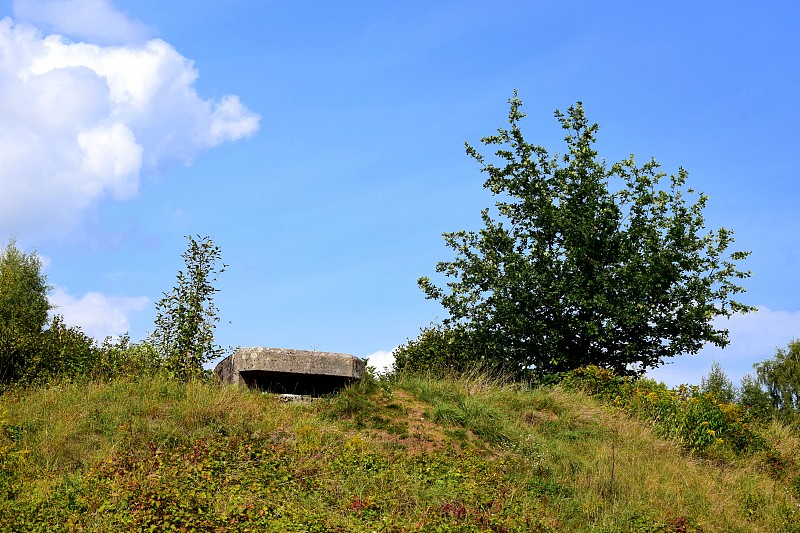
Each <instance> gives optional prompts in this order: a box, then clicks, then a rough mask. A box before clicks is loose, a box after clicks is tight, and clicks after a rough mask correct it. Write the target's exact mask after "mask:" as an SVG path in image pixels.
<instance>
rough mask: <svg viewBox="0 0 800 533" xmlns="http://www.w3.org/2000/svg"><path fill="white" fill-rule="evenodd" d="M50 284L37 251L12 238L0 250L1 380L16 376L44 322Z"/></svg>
mask: <svg viewBox="0 0 800 533" xmlns="http://www.w3.org/2000/svg"><path fill="white" fill-rule="evenodd" d="M49 290H50V287H49V286H48V285H47V278H46V277H45V275H44V274H42V263H41V260H40V259H39V257H38V256H37V255H36V253H30V254H27V253H25V252H24V251H22V250H20V249H19V248H17V245H16V242H15V241H14V240H13V239H12V240H10V241H9V242H8V244H7V245H6V247H5V249H3V250H0V384H2V383H11V382H13V381H16V380H17V379H19V378H20V377H21V376H22V375H23V373H24V372H25V369H26V366H28V364H29V362H30V361H29V359H30V357H31V356H32V355H33V354H34V352H35V351H36V350H35V349H34V346H35V344H36V342H37V341H38V339H39V336H40V335H41V333H42V330H43V328H44V327H45V325H46V324H47V320H48V317H47V312H48V311H49V310H50V303H49V302H48V300H47V293H48V291H49Z"/></svg>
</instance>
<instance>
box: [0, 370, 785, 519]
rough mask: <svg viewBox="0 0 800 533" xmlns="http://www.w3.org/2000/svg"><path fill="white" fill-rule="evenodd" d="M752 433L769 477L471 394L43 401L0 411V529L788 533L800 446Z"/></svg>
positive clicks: (594, 420)
mask: <svg viewBox="0 0 800 533" xmlns="http://www.w3.org/2000/svg"><path fill="white" fill-rule="evenodd" d="M759 431H760V434H761V435H763V436H764V438H765V439H766V441H767V442H768V444H769V446H770V449H773V450H779V452H780V455H779V457H781V460H780V464H779V465H778V466H779V467H780V468H776V466H775V464H774V463H775V461H774V460H772V461H771V462H770V457H773V459H774V457H775V456H774V454H773V455H771V456H769V455H764V454H758V453H755V454H746V455H743V456H733V455H725V454H716V455H715V454H713V453H712V454H703V455H698V454H692V453H690V452H688V451H686V449H685V447H682V446H681V445H679V444H678V443H677V442H676V441H671V440H664V439H662V438H660V437H658V436H656V434H655V433H654V429H653V426H652V425H651V424H649V423H647V422H645V421H641V420H638V419H633V418H631V417H630V416H629V415H628V414H627V412H626V411H623V410H622V409H621V408H620V407H615V406H613V405H612V404H609V403H601V402H599V401H596V400H595V399H594V398H592V397H589V396H586V395H584V394H582V393H572V392H567V391H565V390H562V389H561V388H559V387H543V388H533V389H531V388H527V387H523V386H518V385H509V384H503V383H498V382H493V381H492V380H490V379H488V378H485V377H473V378H460V379H450V380H435V379H430V378H424V377H404V378H398V379H397V380H396V381H393V382H388V381H387V382H383V381H375V380H369V381H368V382H366V383H364V384H362V385H359V386H356V387H352V388H350V389H348V390H346V391H344V392H343V393H341V394H339V395H336V396H333V397H331V398H327V399H322V400H319V401H315V402H313V403H282V402H281V401H280V400H279V399H278V398H277V397H274V396H270V395H264V394H260V393H258V392H256V391H250V390H241V389H237V388H232V387H219V386H214V385H210V384H205V383H190V384H179V383H176V382H172V381H169V380H167V379H165V378H161V377H155V378H153V379H141V380H116V381H112V382H107V383H89V384H72V383H63V384H54V385H50V386H48V387H44V388H37V389H30V390H16V391H9V392H7V393H6V394H5V395H3V396H0V531H280V532H284V531H296V532H301V531H307V532H337V531H364V532H371V531H390V532H400V531H429V532H439V531H497V532H506V531H509V532H510V531H526V532H528V531H600V532H614V531H636V532H661V531H663V532H676V533H677V532H690V531H705V532H712V531H724V532H736V531H765V532H779V531H800V486H799V485H800V483H798V481H797V480H798V479H800V478H798V477H797V476H796V475H794V470H793V468H794V465H795V463H796V460H797V459H800V442H798V438H797V437H796V436H794V435H793V434H792V433H791V432H790V431H789V430H788V429H786V428H784V427H781V426H779V425H772V426H769V427H764V428H759Z"/></svg>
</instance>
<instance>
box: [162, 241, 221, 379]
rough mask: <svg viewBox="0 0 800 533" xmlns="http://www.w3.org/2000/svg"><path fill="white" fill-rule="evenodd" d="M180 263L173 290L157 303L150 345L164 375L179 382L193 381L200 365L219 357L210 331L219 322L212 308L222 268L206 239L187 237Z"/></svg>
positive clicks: (217, 250) (218, 253) (214, 308)
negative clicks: (165, 372)
mask: <svg viewBox="0 0 800 533" xmlns="http://www.w3.org/2000/svg"><path fill="white" fill-rule="evenodd" d="M186 239H187V240H188V241H189V244H188V246H187V249H186V251H185V252H184V253H183V259H184V262H185V265H186V268H185V270H179V271H178V276H177V282H176V285H175V287H173V288H172V290H171V291H170V292H169V293H164V297H163V298H162V299H161V300H160V301H159V302H158V304H157V306H156V307H157V309H158V316H157V317H156V322H155V331H154V332H153V334H152V343H153V345H154V346H155V347H156V348H157V349H158V350H159V352H160V353H161V356H162V357H163V359H164V364H165V367H166V369H167V371H168V372H170V373H172V374H173V375H174V376H175V377H177V378H178V379H181V380H187V379H193V378H197V377H199V376H200V375H201V374H202V371H203V363H206V362H208V361H211V360H213V359H215V358H216V357H219V356H220V355H222V353H223V352H224V350H223V349H222V348H221V347H219V346H218V345H216V344H214V329H215V328H216V327H217V326H216V324H217V322H219V317H218V316H217V311H218V310H217V307H216V306H215V305H214V294H215V293H216V292H218V289H216V288H214V283H215V282H216V281H217V276H218V275H219V274H221V273H222V272H225V267H226V265H224V264H223V265H222V267H221V268H220V267H218V266H217V263H218V262H219V260H220V257H221V252H220V248H219V246H216V245H215V244H214V242H213V241H212V240H211V239H210V238H208V237H199V236H198V237H197V239H195V238H194V237H192V236H187V237H186Z"/></svg>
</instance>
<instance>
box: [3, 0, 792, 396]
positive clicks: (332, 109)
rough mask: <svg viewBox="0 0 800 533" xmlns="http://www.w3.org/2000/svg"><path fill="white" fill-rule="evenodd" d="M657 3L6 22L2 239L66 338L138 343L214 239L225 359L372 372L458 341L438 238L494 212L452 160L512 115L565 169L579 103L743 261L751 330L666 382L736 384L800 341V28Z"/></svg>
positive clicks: (247, 9) (81, 5) (62, 15)
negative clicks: (232, 351) (688, 194)
mask: <svg viewBox="0 0 800 533" xmlns="http://www.w3.org/2000/svg"><path fill="white" fill-rule="evenodd" d="M652 4H653V5H649V4H647V3H641V2H607V3H597V2H571V3H568V4H567V3H564V2H534V1H527V2H522V1H520V2H515V1H505V2H504V1H499V2H491V3H490V2H483V1H481V2H471V1H459V2H455V1H454V2H430V1H428V2H415V1H408V2H401V3H386V2H370V3H367V2H348V1H343V2H316V1H309V2H280V1H274V2H267V1H255V0H253V1H245V0H231V1H229V2H224V3H223V2H216V1H214V2H212V1H199V2H198V1H195V2H183V1H174V2H167V3H165V2H155V1H150V0H138V1H135V2H134V1H117V2H113V3H112V2H110V1H108V0H64V1H53V0H16V1H9V0H0V20H2V22H0V238H2V239H3V240H5V239H7V238H8V237H10V236H16V238H17V239H18V243H19V245H20V246H22V247H23V248H25V249H27V250H33V249H35V250H36V251H37V252H38V253H39V254H40V255H41V256H42V257H43V258H44V259H45V262H46V265H47V267H46V273H47V275H48V279H49V282H50V283H51V284H52V285H53V286H54V291H53V294H52V295H51V298H52V300H53V302H54V303H55V304H57V305H59V310H58V311H59V312H61V313H63V314H64V316H65V317H66V318H67V320H68V321H70V322H71V323H73V324H76V325H80V326H81V327H83V329H84V330H85V331H87V332H88V333H90V334H92V335H95V336H98V337H102V336H105V335H107V334H120V333H123V332H125V331H129V332H130V333H131V336H132V337H133V338H134V339H140V338H143V337H144V336H145V335H146V333H147V332H148V331H150V330H152V324H153V320H154V318H155V302H156V301H157V300H158V299H159V298H160V296H161V293H162V292H164V291H168V290H169V289H170V288H171V287H172V286H173V285H174V281H175V274H176V272H177V270H178V269H179V268H180V267H181V266H182V261H181V257H180V255H181V253H182V252H183V251H184V249H185V244H186V241H185V238H184V236H185V235H188V234H199V235H208V236H210V237H212V239H213V240H214V241H215V242H216V243H217V244H218V245H219V246H220V247H221V249H222V255H223V258H224V261H225V262H226V263H227V264H228V265H230V266H229V269H228V271H227V272H225V273H224V274H223V275H222V276H221V278H220V280H219V282H218V287H219V288H220V290H221V292H220V293H219V294H218V298H217V303H218V306H219V308H220V310H221V313H220V316H221V319H222V323H221V324H220V327H219V329H218V338H217V340H218V342H219V343H220V344H222V345H224V346H234V345H241V346H280V347H290V348H298V349H317V350H323V351H340V352H348V353H353V354H355V355H358V356H361V357H366V356H371V360H372V361H373V362H377V363H382V362H385V361H386V360H387V353H388V352H390V351H391V350H392V349H393V348H395V347H396V346H397V345H399V344H401V343H403V342H405V341H406V340H407V339H409V338H413V337H415V336H416V335H417V333H418V332H419V328H420V327H422V326H425V325H427V324H428V323H430V322H431V321H433V320H436V319H440V318H443V317H444V316H445V313H444V312H443V310H442V309H441V308H440V307H439V306H438V304H436V303H435V302H431V301H426V300H425V299H424V297H423V294H422V292H421V291H420V290H419V289H418V288H417V285H416V280H417V278H418V277H419V276H422V275H432V274H433V273H434V268H435V264H436V262H437V261H439V260H444V259H448V258H450V257H451V256H450V255H449V250H448V249H447V248H445V246H444V244H443V241H442V239H441V233H442V232H444V231H450V230H456V229H470V228H472V229H475V228H477V227H479V224H480V218H479V211H480V209H481V208H482V207H486V206H489V205H491V204H492V203H493V199H492V197H491V196H490V195H489V194H488V192H487V191H484V190H483V189H482V183H483V175H482V174H481V173H480V172H479V171H478V168H477V167H476V165H475V164H474V162H472V161H471V160H470V159H469V158H468V157H467V156H466V155H465V154H464V146H463V143H464V141H469V142H470V143H472V144H477V143H478V140H479V139H480V137H481V136H484V135H489V134H491V133H493V132H494V131H495V130H496V129H497V128H498V127H501V126H503V125H504V123H505V117H506V115H507V100H508V98H509V97H510V96H511V95H512V92H513V90H514V89H517V90H519V94H520V97H521V98H522V99H523V101H524V102H525V106H524V109H525V111H526V112H527V113H528V118H527V119H526V120H525V122H524V131H525V133H526V136H527V138H528V140H529V141H531V142H536V143H538V144H542V145H544V146H545V147H547V148H548V149H550V150H552V151H561V150H563V143H562V141H561V137H562V134H561V131H560V129H559V128H558V125H557V123H556V121H555V120H554V119H553V111H554V110H555V109H557V108H558V109H566V108H567V107H568V106H569V105H570V104H572V103H574V102H576V101H578V100H581V101H583V102H584V106H585V108H586V111H587V114H588V116H589V118H590V119H591V120H592V121H595V122H598V123H599V124H600V132H599V135H598V149H599V151H600V153H601V155H602V156H603V157H605V158H606V160H607V161H609V162H611V161H615V160H618V159H621V158H623V157H625V156H627V155H629V154H631V153H633V154H636V156H637V158H638V159H639V160H640V161H645V160H647V159H649V158H650V157H651V156H654V157H656V159H658V160H659V161H660V162H661V163H662V164H663V166H664V169H665V170H666V171H668V172H674V171H676V170H677V168H678V167H679V166H683V167H684V168H686V169H687V170H688V171H689V174H690V177H689V182H690V185H691V186H693V187H694V188H696V189H698V190H701V191H703V192H705V193H706V194H708V195H709V196H710V202H709V206H708V209H707V210H706V221H707V223H708V226H709V228H717V227H719V226H725V227H727V228H731V229H733V230H734V231H735V237H736V243H735V245H734V248H735V249H744V250H751V251H752V256H751V258H750V259H748V260H747V261H746V263H744V264H743V266H744V267H745V268H747V269H750V270H752V272H753V276H752V278H750V279H748V280H746V281H745V286H746V288H747V293H746V294H744V295H743V296H742V298H741V299H742V301H743V302H745V303H748V304H751V305H757V306H759V308H760V309H759V312H758V313H755V314H751V315H747V316H741V317H735V318H734V319H732V320H731V321H729V322H727V323H726V324H727V325H728V326H729V327H730V329H731V341H732V342H731V345H730V346H729V347H728V348H726V349H725V350H718V349H710V348H707V349H704V350H703V351H702V352H701V354H699V355H697V356H694V357H680V358H677V359H675V360H674V363H673V364H671V365H668V366H666V367H664V368H663V369H660V370H658V371H655V372H653V373H652V375H653V376H654V377H656V378H658V379H662V380H665V381H666V382H667V383H669V384H677V383H679V382H690V383H698V382H699V381H700V377H701V376H702V375H703V374H705V373H707V372H708V370H709V368H710V365H711V360H712V358H713V359H716V360H717V361H719V362H720V363H721V364H722V366H723V368H724V369H725V370H726V371H727V372H728V374H729V375H730V376H731V377H732V378H734V380H736V381H738V379H739V377H740V376H741V375H742V374H744V373H746V372H748V371H750V369H751V367H752V364H753V363H754V362H757V361H760V360H763V359H764V358H766V357H768V356H771V355H772V354H773V353H774V348H775V347H776V346H785V345H786V343H787V342H788V341H789V340H790V339H791V338H793V337H800V276H798V274H797V272H798V266H799V265H800V236H799V235H800V220H798V217H797V214H796V213H797V209H796V207H795V204H796V203H797V199H798V197H799V196H800V185H798V180H797V173H798V169H800V150H798V140H797V130H798V123H800V105H799V104H798V95H800V69H798V67H797V57H800V36H799V35H798V32H797V31H796V24H797V21H798V20H800V5H798V4H797V3H795V2H789V1H785V2H781V1H775V2H769V3H762V4H759V5H756V4H754V3H752V2H703V3H700V4H698V3H697V2H671V3H658V4H656V3H652ZM4 17H5V18H4Z"/></svg>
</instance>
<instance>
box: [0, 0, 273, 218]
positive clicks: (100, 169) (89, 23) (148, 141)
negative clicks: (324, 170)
mask: <svg viewBox="0 0 800 533" xmlns="http://www.w3.org/2000/svg"><path fill="white" fill-rule="evenodd" d="M62 4H64V5H69V6H71V7H72V8H74V9H75V10H76V11H70V10H69V9H67V8H66V7H63V6H62V7H63V8H62V7H58V6H61V5H62ZM15 10H16V12H17V13H18V14H21V15H25V18H27V19H28V20H30V21H31V22H36V23H44V22H47V25H49V26H53V27H54V28H55V29H61V30H64V29H70V28H71V30H70V33H71V34H73V35H77V36H80V37H86V38H90V37H91V38H97V39H101V40H102V39H104V37H103V35H100V34H98V33H97V32H98V31H100V30H101V29H102V28H100V27H101V26H102V25H103V23H104V22H109V24H110V26H109V29H108V31H109V32H110V34H114V35H117V36H118V37H119V36H122V37H124V38H126V39H134V40H135V39H136V38H139V37H141V36H142V35H143V33H142V32H143V30H141V29H137V28H139V26H138V25H137V24H136V23H131V22H129V21H127V19H125V18H124V16H123V15H121V14H120V13H118V12H116V11H114V10H113V8H112V7H111V6H110V5H109V4H108V3H107V2H105V1H98V0H83V1H66V2H53V1H42V0H39V1H25V2H21V1H18V2H16V3H15ZM92 10H95V12H96V13H99V15H97V16H96V17H94V18H93V17H92V15H91V13H92V12H93V11H92ZM120 17H122V18H120ZM80 21H83V22H80ZM81 24H83V25H81ZM70 25H71V26H70ZM67 26H69V28H67ZM113 28H118V29H119V33H118V34H117V33H114V32H115V31H117V30H114V29H113ZM95 30H97V31H95ZM106 37H108V36H106ZM197 76H198V72H197V70H196V69H195V68H194V66H193V64H192V62H191V61H190V60H189V59H187V58H185V57H183V56H182V55H181V54H179V53H178V52H177V51H176V50H175V49H174V48H173V47H172V46H170V45H169V44H168V43H166V42H164V41H163V40H160V39H151V40H147V41H142V42H136V43H135V44H115V45H106V44H94V43H91V42H72V41H70V40H69V39H67V38H66V37H63V36H62V35H59V34H51V35H46V36H45V35H43V34H42V33H41V32H40V31H39V29H38V28H37V27H36V26H34V25H32V24H30V23H26V22H15V21H13V20H12V19H10V18H8V17H6V18H4V19H2V20H0V117H2V119H0V190H1V191H3V194H2V195H0V234H19V233H26V232H29V231H45V232H52V231H54V229H55V228H57V231H60V232H63V231H65V230H67V229H69V228H70V227H72V226H74V224H75V223H76V222H78V221H79V220H80V219H81V214H82V213H84V212H86V211H87V210H89V209H91V208H93V207H94V206H96V205H97V203H98V202H100V201H101V200H103V199H105V198H111V199H114V200H125V199H128V198H131V197H132V196H134V195H136V194H137V192H138V190H139V187H140V180H141V175H142V173H143V172H147V171H152V170H155V169H158V168H162V167H166V166H169V165H171V164H175V163H185V164H188V163H190V162H191V161H192V159H193V158H194V157H195V156H196V155H197V154H198V153H199V152H200V151H202V150H205V149H208V148H212V147H214V146H217V145H219V144H221V143H223V142H227V141H237V140H239V139H243V138H246V137H250V136H252V135H253V134H255V132H256V131H257V130H258V126H259V120H260V117H259V116H258V115H257V114H255V113H253V112H252V111H250V110H248V109H247V108H246V107H245V106H244V105H243V104H242V103H241V102H240V100H239V98H238V97H236V96H232V95H227V96H224V97H222V98H221V99H220V100H218V101H213V100H204V99H203V98H201V97H200V96H199V95H198V94H197V92H196V91H195V88H194V83H195V80H196V79H197Z"/></svg>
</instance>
